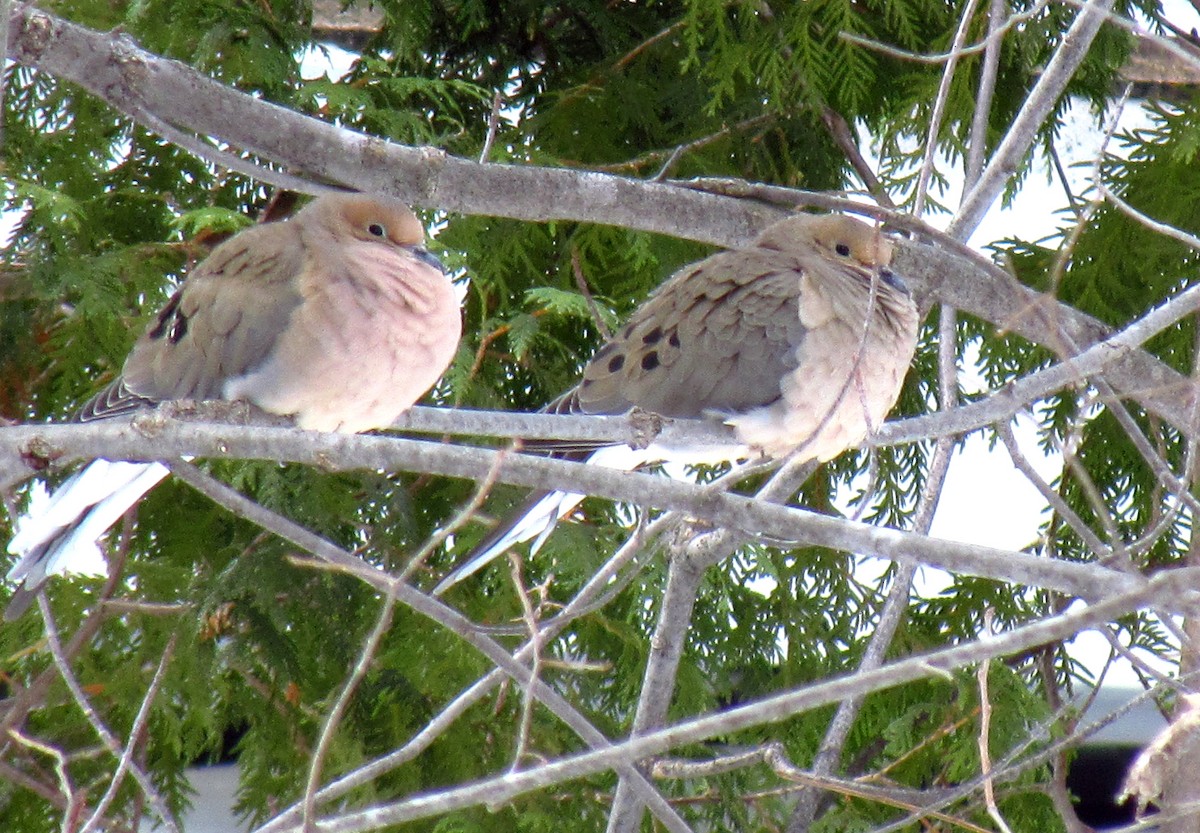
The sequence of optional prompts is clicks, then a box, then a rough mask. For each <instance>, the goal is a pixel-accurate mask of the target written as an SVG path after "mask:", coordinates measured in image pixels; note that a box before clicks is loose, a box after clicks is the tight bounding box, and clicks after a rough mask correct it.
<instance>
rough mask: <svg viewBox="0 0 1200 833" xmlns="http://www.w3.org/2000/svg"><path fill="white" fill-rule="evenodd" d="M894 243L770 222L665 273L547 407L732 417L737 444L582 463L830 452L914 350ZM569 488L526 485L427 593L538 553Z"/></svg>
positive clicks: (883, 396) (855, 438) (849, 223)
mask: <svg viewBox="0 0 1200 833" xmlns="http://www.w3.org/2000/svg"><path fill="white" fill-rule="evenodd" d="M891 254H892V244H891V243H890V242H889V241H888V240H887V239H886V238H884V237H883V236H882V235H881V234H880V233H879V231H878V230H877V229H875V228H872V227H871V226H868V225H866V224H864V223H862V222H859V221H858V220H854V219H851V218H849V217H845V216H842V215H822V216H817V215H811V214H797V215H794V216H791V217H788V218H786V219H784V220H781V221H779V222H777V223H775V224H774V225H771V226H769V227H768V228H767V229H766V230H765V231H763V233H762V234H761V235H760V236H759V237H758V238H757V239H756V240H755V241H754V242H753V243H751V244H750V245H749V246H747V247H746V248H743V249H738V250H733V251H726V252H721V253H719V254H716V255H713V256H712V257H709V258H706V259H705V260H702V261H700V262H698V263H694V264H692V265H690V266H686V267H684V268H683V269H681V270H680V271H679V272H677V273H676V274H675V275H674V276H672V277H671V279H670V280H668V281H667V282H666V283H665V284H664V285H663V286H662V287H661V288H660V289H659V290H658V291H657V292H655V294H654V295H653V296H652V297H651V298H650V299H649V300H648V301H647V302H646V303H645V304H643V305H642V306H641V307H639V308H638V309H637V310H636V311H635V312H634V313H633V316H632V317H631V318H630V320H629V322H628V323H627V324H626V325H625V327H624V328H623V329H622V330H621V331H620V332H619V333H618V334H617V335H616V336H614V337H613V338H612V339H610V340H609V341H608V343H606V344H605V345H604V346H603V347H601V348H600V350H599V351H598V352H597V353H596V355H595V356H594V357H593V358H592V360H591V361H590V362H589V363H588V365H587V366H586V368H585V369H584V371H583V379H582V380H581V381H580V383H579V384H578V385H577V386H576V387H575V388H573V389H572V390H570V391H568V392H567V393H565V394H564V395H563V396H561V397H559V398H558V399H557V400H555V401H554V402H553V403H552V404H551V405H549V406H547V408H546V410H548V411H552V412H555V413H571V414H622V413H625V412H627V411H629V410H630V409H632V408H635V407H636V408H641V409H643V410H646V411H652V412H654V413H657V414H661V415H663V416H666V417H680V418H701V417H715V418H718V419H721V420H723V421H724V422H725V424H727V425H729V426H731V427H732V428H733V435H734V437H735V442H732V443H731V444H729V445H727V446H719V447H713V446H710V447H705V448H670V447H663V446H661V445H651V446H650V447H649V448H648V449H643V450H635V449H630V448H628V447H626V446H609V447H605V448H600V449H597V450H595V451H592V452H591V453H590V456H589V457H588V462H590V463H593V464H598V465H603V466H608V467H611V468H618V469H625V470H628V469H631V468H634V467H636V466H637V465H640V464H642V463H645V462H649V461H653V460H674V461H680V462H688V463H714V462H722V461H730V460H735V459H741V458H745V457H749V456H757V455H763V456H767V457H774V458H779V457H784V456H786V455H789V454H796V455H798V457H799V459H802V460H805V459H812V460H818V461H825V460H829V459H831V458H833V457H835V456H836V455H838V454H839V453H841V452H842V451H844V450H845V449H847V448H851V447H853V446H855V445H857V444H859V443H861V442H862V441H863V440H864V439H865V438H866V437H867V435H868V434H869V433H870V432H871V431H873V430H874V429H875V428H877V427H878V426H879V424H880V423H881V422H882V421H883V419H884V417H885V416H886V415H887V413H888V411H890V410H891V408H892V405H894V404H895V402H896V398H897V396H898V395H899V393H900V387H901V385H902V383H903V381H904V376H905V373H906V372H907V370H908V366H909V363H910V362H911V361H912V356H913V351H914V350H915V348H916V342H917V329H918V326H919V324H920V320H919V316H918V313H917V308H916V306H915V304H914V303H913V300H912V296H911V295H910V294H909V292H908V289H907V287H906V286H905V285H904V282H903V281H902V280H901V279H900V278H899V277H898V276H897V275H895V274H894V273H893V272H892V271H891V270H890V269H888V264H889V263H890V262H891ZM534 445H535V446H536V444H534ZM576 448H578V446H576ZM585 451H586V449H585ZM565 456H576V457H577V458H578V457H580V456H582V455H579V454H571V455H565ZM580 500H582V495H578V494H570V493H564V492H549V493H546V492H543V493H540V494H537V495H535V496H533V498H532V499H531V500H530V501H529V502H528V503H527V504H526V505H525V508H524V510H523V511H522V512H521V513H519V514H518V515H517V516H516V517H515V518H513V519H511V520H509V521H508V522H506V523H502V524H501V525H500V526H499V527H498V528H497V529H496V530H494V531H493V532H492V533H491V534H490V535H489V536H488V537H487V538H486V539H485V540H484V541H483V542H482V543H481V544H480V545H479V546H478V547H476V549H475V550H474V551H473V552H472V553H471V554H470V555H469V556H468V557H467V560H466V562H465V563H464V564H462V565H461V566H460V567H458V568H457V569H456V570H454V571H453V572H452V573H451V574H450V575H448V576H447V577H446V578H445V579H444V580H443V581H442V582H441V583H440V584H439V585H438V586H437V587H436V588H435V591H434V592H436V593H441V592H444V591H445V590H446V589H447V588H449V587H450V586H452V585H454V584H456V583H457V582H459V581H461V580H462V579H463V578H465V577H467V576H469V575H471V574H472V573H474V572H475V571H476V570H478V569H480V568H481V567H483V566H484V565H485V564H487V563H488V562H489V561H491V560H492V559H494V558H496V557H497V556H498V555H500V554H501V553H503V552H504V551H505V550H506V549H508V548H509V547H511V546H513V545H514V544H516V543H519V542H523V541H528V540H530V539H536V540H535V543H534V546H533V549H534V550H535V551H536V549H537V548H538V547H539V546H540V545H541V543H542V541H543V540H545V536H546V535H547V534H548V533H549V531H550V529H552V528H553V525H554V523H555V522H556V521H557V520H558V519H559V518H561V517H562V516H563V515H565V514H566V513H568V512H570V511H571V509H573V508H574V507H575V506H576V505H577V504H578V503H579V501H580Z"/></svg>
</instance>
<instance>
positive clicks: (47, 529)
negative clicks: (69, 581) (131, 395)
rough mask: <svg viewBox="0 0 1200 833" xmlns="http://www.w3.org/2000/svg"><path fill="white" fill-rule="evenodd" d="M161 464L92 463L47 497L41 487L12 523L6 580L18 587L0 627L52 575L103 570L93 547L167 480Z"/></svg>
mask: <svg viewBox="0 0 1200 833" xmlns="http://www.w3.org/2000/svg"><path fill="white" fill-rule="evenodd" d="M167 473H168V470H167V468H166V466H163V465H162V464H161V463H126V462H111V461H109V460H95V461H93V462H92V463H90V464H89V465H88V466H87V467H86V468H84V469H82V470H81V471H79V472H76V473H75V474H74V475H73V476H71V477H70V478H69V479H68V480H67V481H66V482H65V483H63V484H62V485H61V486H60V487H59V488H58V489H57V490H56V491H55V492H54V494H53V495H52V496H50V497H49V498H47V497H46V494H45V489H44V488H42V487H39V488H41V489H42V490H41V492H40V496H38V495H36V494H35V499H34V501H33V502H32V503H31V504H30V507H29V511H28V514H26V515H24V516H22V517H21V518H19V519H18V520H17V531H16V534H15V535H14V536H13V539H12V541H11V542H9V545H8V551H9V552H10V553H12V554H13V555H16V556H19V559H18V561H17V563H16V564H15V565H14V566H13V568H12V569H11V570H9V571H8V580H9V581H13V582H19V583H20V586H19V587H18V588H17V590H16V592H15V593H14V594H13V597H12V600H11V601H10V603H9V606H8V608H7V609H6V610H5V612H4V619H5V621H9V622H11V621H13V620H14V619H16V618H18V617H19V616H21V614H23V613H24V612H25V611H26V610H27V609H28V608H29V605H30V604H31V603H32V602H33V600H34V598H36V596H37V592H38V590H39V589H40V588H41V586H42V585H43V584H45V583H46V580H47V579H48V578H49V577H50V576H52V575H56V574H60V573H71V572H94V571H96V570H97V569H99V568H100V565H102V564H103V561H102V558H101V555H100V548H99V547H98V546H97V544H96V542H97V541H98V540H99V539H100V537H101V536H102V535H104V533H105V532H107V531H108V528H109V527H110V526H112V525H113V524H114V523H116V521H117V519H118V518H120V517H121V516H122V515H123V514H125V512H126V510H128V509H129V507H130V506H132V505H133V504H134V503H136V502H137V500H138V498H140V497H141V496H142V495H144V494H145V493H146V492H148V491H150V489H151V488H153V487H154V485H155V484H156V483H158V482H159V481H160V480H162V479H163V478H164V477H166V476H167Z"/></svg>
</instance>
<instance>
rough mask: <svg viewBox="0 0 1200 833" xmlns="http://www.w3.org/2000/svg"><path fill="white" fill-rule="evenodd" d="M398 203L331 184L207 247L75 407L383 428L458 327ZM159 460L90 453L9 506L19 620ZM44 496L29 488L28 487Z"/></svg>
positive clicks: (87, 555)
mask: <svg viewBox="0 0 1200 833" xmlns="http://www.w3.org/2000/svg"><path fill="white" fill-rule="evenodd" d="M424 240H425V230H424V228H423V227H422V225H421V223H420V221H419V220H418V219H417V218H416V216H415V215H414V214H413V213H412V212H411V211H410V210H409V209H408V208H407V207H406V206H404V205H403V204H401V203H399V202H397V201H396V200H394V199H391V198H388V197H382V196H374V197H372V196H365V195H350V194H338V195H331V196H324V197H321V198H319V199H316V200H314V201H313V202H311V203H310V204H309V205H308V206H306V207H305V208H304V209H303V210H301V211H300V212H298V213H297V214H296V215H295V217H293V218H292V219H291V220H289V221H286V222H280V223H268V224H263V225H259V226H255V227H252V228H249V229H246V230H245V231H243V232H241V233H240V234H238V235H236V236H235V237H233V238H231V239H230V240H228V241H226V242H225V243H223V244H221V245H220V246H218V247H217V248H216V249H215V250H214V251H213V252H212V254H211V255H209V257H208V258H207V259H205V260H204V261H203V262H202V263H200V264H199V265H198V266H197V267H196V268H195V269H194V270H192V272H191V274H190V275H189V276H188V278H187V280H185V281H184V282H183V284H182V285H181V286H180V287H179V289H178V290H177V291H176V292H175V294H174V295H172V296H171V299H170V300H169V301H168V302H167V304H166V306H165V307H163V309H162V311H161V312H160V313H159V314H158V316H157V317H156V318H155V319H154V321H153V322H152V323H151V324H150V326H149V327H148V328H147V330H146V331H145V333H143V334H142V336H141V338H139V339H138V341H137V343H136V344H135V345H134V347H133V350H132V352H130V354H129V357H128V358H127V359H126V360H125V365H124V367H123V369H122V371H121V375H120V377H119V378H117V379H116V380H115V381H113V382H112V383H111V384H110V385H108V387H106V388H105V389H104V390H103V391H101V392H100V393H99V394H97V395H96V396H95V397H94V398H93V399H92V400H91V401H90V402H88V403H87V404H86V405H85V406H84V407H83V409H82V411H81V412H80V414H79V416H78V419H79V420H81V421H89V420H94V419H102V418H105V417H113V416H117V415H124V414H128V413H131V412H132V411H134V410H136V409H137V408H139V407H142V406H144V405H153V404H155V403H158V402H161V401H163V400H168V399H227V400H244V401H246V402H249V403H251V404H253V405H256V406H258V407H259V408H262V409H263V410H265V411H269V412H271V413H274V414H281V415H291V416H293V417H294V418H295V421H296V424H297V425H298V426H300V427H301V428H307V429H311V430H314V431H341V432H346V433H353V432H358V431H367V430H369V429H372V428H383V427H386V426H388V425H390V424H391V423H392V422H394V421H395V419H396V418H397V417H398V416H399V415H400V414H401V413H402V412H403V411H405V410H406V409H407V408H408V407H409V406H411V405H412V404H413V403H414V402H415V401H416V400H417V398H418V397H420V396H421V395H422V394H424V393H425V392H426V391H427V390H429V388H430V387H432V386H433V384H434V383H435V382H436V381H437V380H438V378H439V377H440V376H441V375H442V373H443V371H445V369H446V367H447V365H448V364H449V363H450V360H451V358H452V357H453V355H454V352H455V350H456V348H457V346H458V340H459V336H460V335H461V331H462V321H461V315H460V312H459V303H458V298H457V295H456V293H455V290H454V287H453V285H452V284H451V282H450V280H449V279H448V278H447V277H446V276H445V274H443V272H442V268H441V264H440V263H438V261H437V259H436V258H435V257H433V256H432V255H431V254H429V252H427V251H426V250H425V249H424V248H423V243H424ZM166 474H167V469H166V468H165V467H164V466H162V465H161V464H158V463H149V464H147V463H127V462H111V461H108V460H96V461H95V462H93V463H92V464H91V465H89V466H88V467H87V468H85V469H83V470H82V471H81V472H79V473H78V474H76V475H74V476H73V477H71V478H70V479H69V480H67V481H66V482H65V483H64V484H63V485H62V486H61V487H60V488H59V489H58V491H57V492H56V493H55V494H54V496H53V497H51V498H50V499H49V500H48V502H47V501H44V500H43V501H42V505H40V506H36V507H31V509H30V514H29V515H27V516H25V517H23V518H21V519H20V520H19V522H18V525H17V533H16V535H15V537H14V538H13V540H12V542H11V543H10V544H9V547H8V549H9V552H11V553H13V554H15V555H18V556H20V560H19V561H18V562H17V564H16V566H14V567H13V568H12V570H10V571H9V574H8V579H9V580H10V581H15V582H20V583H21V586H20V587H19V588H18V589H17V591H16V593H15V594H14V596H13V600H12V602H11V604H10V606H9V608H8V610H7V611H6V613H5V617H6V618H7V619H10V620H11V619H13V618H15V617H17V616H19V615H20V614H21V613H22V612H23V611H24V610H25V608H26V607H28V605H29V603H30V601H31V600H32V599H33V598H34V594H36V592H37V590H38V588H39V587H40V586H41V585H42V584H43V583H44V582H45V580H46V577H47V576H49V575H52V574H54V573H61V572H65V571H68V570H73V569H75V568H76V567H77V566H79V565H81V564H84V563H91V564H95V563H97V561H98V558H99V554H98V553H99V551H98V548H97V546H96V541H97V539H98V538H99V537H100V536H101V535H102V534H103V533H104V532H105V530H107V529H108V527H109V526H110V525H111V524H112V523H113V522H115V521H116V519H117V518H119V517H120V516H121V515H122V514H123V513H124V512H125V511H126V510H127V509H128V508H129V507H130V506H132V505H133V504H134V503H135V502H136V501H137V500H138V498H140V497H141V496H142V495H143V494H145V493H146V491H148V490H149V489H150V488H151V487H153V486H154V484H155V483H157V482H158V481H159V480H161V479H162V478H163V477H165V476H166ZM43 496H44V495H43Z"/></svg>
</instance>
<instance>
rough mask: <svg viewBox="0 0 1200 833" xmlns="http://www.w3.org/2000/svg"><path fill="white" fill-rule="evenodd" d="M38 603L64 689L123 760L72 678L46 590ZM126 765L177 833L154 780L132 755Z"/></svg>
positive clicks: (119, 748) (162, 818)
mask: <svg viewBox="0 0 1200 833" xmlns="http://www.w3.org/2000/svg"><path fill="white" fill-rule="evenodd" d="M37 604H38V609H39V610H40V611H41V613H42V621H43V623H44V626H45V630H46V642H47V644H48V645H49V647H50V656H51V658H52V659H53V660H54V665H55V667H56V668H57V669H58V673H59V676H60V677H62V680H63V682H64V683H66V685H67V690H68V691H70V692H71V697H72V698H73V699H74V700H75V704H76V705H77V706H78V707H79V710H80V711H82V712H83V714H84V717H86V718H87V721H88V723H90V724H91V725H92V729H93V730H94V731H95V732H96V734H97V735H99V736H100V740H101V741H102V742H103V743H104V746H105V747H106V748H107V749H108V751H109V752H110V753H112V755H113V756H114V757H115V758H117V760H118V761H121V760H125V757H126V756H125V751H124V750H123V747H122V746H121V743H120V741H118V740H117V739H116V737H115V736H114V735H113V733H112V732H111V731H109V728H108V727H107V726H106V725H105V724H104V721H103V720H101V719H100V714H99V713H98V712H97V711H96V710H95V708H94V707H93V706H92V704H91V701H89V700H88V698H87V695H86V694H85V693H84V691H83V687H82V686H81V685H80V684H79V680H77V679H76V678H75V672H73V671H72V670H71V664H70V660H69V659H68V658H67V655H66V652H64V651H63V646H62V641H61V640H60V639H59V636H58V625H57V623H56V622H55V620H54V614H53V613H52V612H51V611H50V603H49V602H47V601H46V594H45V592H41V593H38V596H37ZM128 769H129V773H130V775H132V776H133V779H134V780H135V781H137V784H138V786H139V787H140V788H141V790H142V792H143V793H145V795H146V798H147V799H148V800H149V801H150V806H152V807H153V808H154V812H155V813H156V814H158V817H159V820H160V821H161V822H162V824H163V826H165V827H166V828H167V830H169V831H171V833H179V826H178V824H177V823H176V821H175V817H174V815H173V814H172V813H171V809H170V807H169V806H168V805H167V802H166V801H165V800H164V799H163V797H162V796H161V795H160V794H159V792H158V789H157V788H156V787H155V786H154V782H152V781H151V780H150V777H149V776H148V775H147V774H146V772H145V770H143V769H142V767H141V766H139V765H138V764H137V763H136V762H134V761H133V760H132V759H129V760H128Z"/></svg>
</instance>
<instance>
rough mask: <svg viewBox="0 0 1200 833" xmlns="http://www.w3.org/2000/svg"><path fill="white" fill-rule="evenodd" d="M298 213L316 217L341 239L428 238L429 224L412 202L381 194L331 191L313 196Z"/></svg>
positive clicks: (406, 241)
mask: <svg viewBox="0 0 1200 833" xmlns="http://www.w3.org/2000/svg"><path fill="white" fill-rule="evenodd" d="M297 216H298V217H299V216H306V217H311V218H313V220H315V221H316V222H317V223H318V224H320V225H322V226H324V227H325V228H326V230H327V231H329V232H331V233H332V234H333V235H334V237H336V238H339V239H350V240H361V241H364V242H372V241H376V242H382V243H390V244H392V245H393V246H407V247H412V246H420V245H421V244H422V243H424V242H425V227H424V226H423V225H421V221H420V220H418V219H417V216H416V215H415V214H413V213H412V211H411V210H409V208H408V206H406V205H405V204H404V203H402V202H400V201H399V200H396V199H393V198H392V197H387V196H383V195H380V194H375V195H368V194H329V195H326V196H323V197H318V198H317V199H315V200H313V201H312V202H311V203H309V204H308V205H307V206H305V208H304V210H303V211H302V212H301V213H300V215H297ZM310 222H312V220H310Z"/></svg>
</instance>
